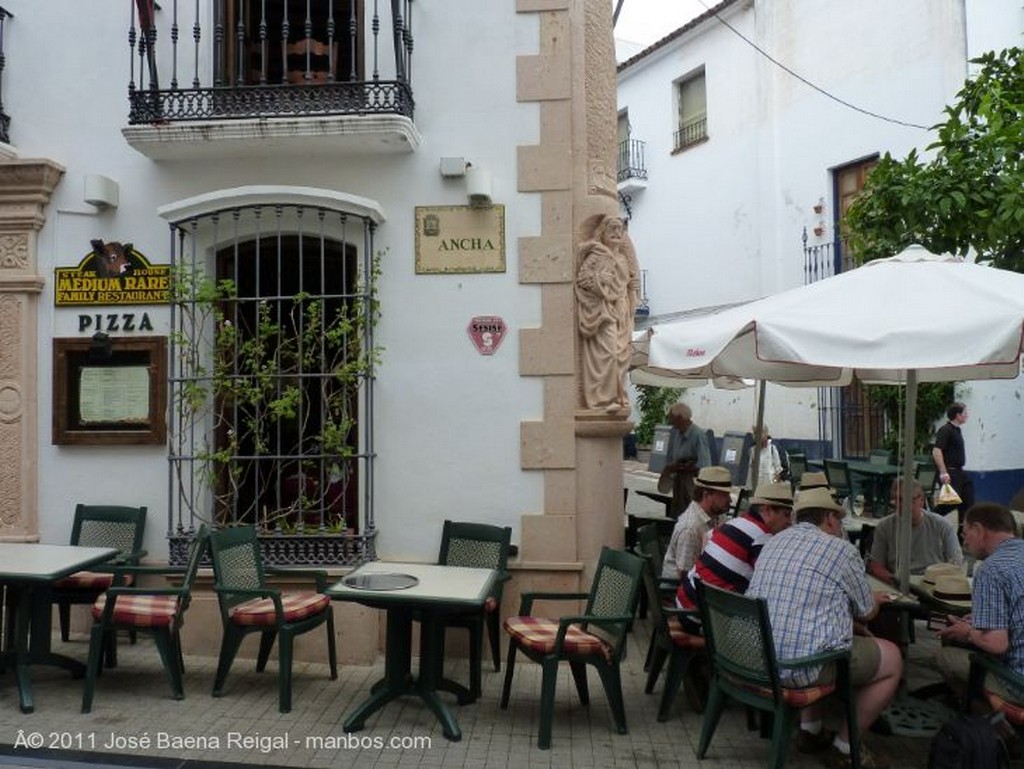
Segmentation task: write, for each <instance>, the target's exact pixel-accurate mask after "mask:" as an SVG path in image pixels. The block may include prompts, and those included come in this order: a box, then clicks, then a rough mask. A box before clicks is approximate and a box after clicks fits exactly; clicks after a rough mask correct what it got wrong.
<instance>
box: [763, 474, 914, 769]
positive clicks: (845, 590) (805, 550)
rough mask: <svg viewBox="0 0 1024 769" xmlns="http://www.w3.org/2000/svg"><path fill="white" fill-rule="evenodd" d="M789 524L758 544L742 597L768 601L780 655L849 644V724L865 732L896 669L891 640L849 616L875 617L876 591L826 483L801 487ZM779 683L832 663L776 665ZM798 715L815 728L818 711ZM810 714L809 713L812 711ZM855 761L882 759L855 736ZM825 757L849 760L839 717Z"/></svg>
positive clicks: (825, 679)
mask: <svg viewBox="0 0 1024 769" xmlns="http://www.w3.org/2000/svg"><path fill="white" fill-rule="evenodd" d="M793 512H794V514H795V516H796V524H795V525H793V526H791V527H790V528H788V529H786V530H785V531H782V532H779V533H778V534H776V535H775V536H774V537H772V538H771V539H770V540H769V541H768V542H767V543H766V544H765V546H764V549H762V550H761V555H760V557H759V558H758V559H757V564H756V565H755V566H754V575H753V577H752V578H751V580H750V586H749V587H748V588H747V595H753V596H758V597H761V598H764V599H766V600H767V602H768V616H769V617H770V619H771V623H772V636H773V637H774V640H775V651H776V654H777V655H778V657H779V659H780V660H787V659H794V658H796V657H805V656H809V655H812V654H818V653H820V652H824V651H831V650H835V649H850V650H851V657H850V678H851V681H852V683H853V686H854V689H855V697H856V701H857V724H858V726H859V728H860V729H861V730H862V732H866V731H867V730H868V729H869V728H870V726H871V724H872V723H874V721H875V719H876V718H877V717H878V715H879V714H880V713H881V712H882V711H883V710H885V708H886V707H887V706H888V705H889V703H890V702H891V701H892V698H893V696H894V695H895V694H896V688H897V686H898V685H899V682H900V676H901V675H902V673H903V659H902V657H901V656H900V650H899V647H898V646H896V644H894V643H892V642H890V641H886V640H884V639H881V638H874V637H867V636H855V635H854V632H853V629H854V619H855V618H856V619H857V620H859V621H866V620H869V619H871V618H872V617H874V616H875V614H876V613H877V611H878V604H879V603H882V602H884V601H886V600H887V598H886V596H885V594H884V593H881V592H880V593H877V594H873V593H872V592H871V588H870V586H869V585H868V581H867V576H866V575H865V573H864V562H863V561H862V560H861V557H860V553H859V552H858V551H857V548H856V547H855V546H854V545H853V544H851V543H850V541H849V540H848V539H847V538H846V537H845V536H843V516H844V515H845V512H846V511H845V510H844V509H843V508H842V507H840V506H839V505H837V504H836V503H835V501H834V500H833V499H832V495H831V494H830V493H829V491H828V489H822V488H818V489H807V490H804V491H801V492H800V493H799V495H798V496H797V499H796V504H795V505H794V507H793ZM782 678H783V683H784V684H785V685H786V686H791V687H806V686H814V685H817V684H825V683H831V682H832V681H833V680H834V679H835V669H834V668H833V666H831V665H829V666H826V667H824V668H801V669H797V670H792V669H791V670H783V671H782ZM809 715H810V714H807V713H805V714H804V719H803V720H802V722H801V724H800V728H801V729H805V730H807V731H810V732H811V733H812V734H813V733H816V732H820V731H821V730H822V728H823V727H822V723H821V720H820V716H818V717H817V718H815V717H813V716H812V717H808V716H809ZM815 715H817V714H815ZM860 761H861V766H862V767H864V769H882V767H885V766H886V765H885V764H883V763H882V762H881V761H880V760H879V759H878V758H877V757H876V756H874V755H873V754H872V752H871V751H870V750H869V749H868V748H867V747H866V746H865V745H864V742H863V740H862V741H861V750H860ZM825 762H826V764H827V765H828V766H831V767H848V766H851V759H850V743H849V732H848V731H847V726H846V724H845V723H844V724H843V726H842V728H841V729H840V730H839V733H838V734H836V736H835V738H834V740H833V742H832V745H831V747H830V748H829V749H828V753H827V754H826V755H825Z"/></svg>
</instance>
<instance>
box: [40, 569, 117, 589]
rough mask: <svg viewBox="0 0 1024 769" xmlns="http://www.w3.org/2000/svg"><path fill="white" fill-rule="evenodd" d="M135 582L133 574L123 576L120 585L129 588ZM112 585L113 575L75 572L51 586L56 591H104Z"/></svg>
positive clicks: (97, 572)
mask: <svg viewBox="0 0 1024 769" xmlns="http://www.w3.org/2000/svg"><path fill="white" fill-rule="evenodd" d="M134 582H135V575H134V574H125V575H124V580H123V581H122V583H121V584H122V585H125V586H131V585H132V584H133V583H134ZM113 584H114V575H113V574H111V573H109V572H108V573H104V572H102V571H76V572H75V573H74V574H72V575H70V576H68V577H64V578H62V579H58V580H57V581H56V582H54V583H53V586H54V587H55V588H57V589H58V590H68V589H71V590H106V589H107V588H108V587H110V586H111V585H113Z"/></svg>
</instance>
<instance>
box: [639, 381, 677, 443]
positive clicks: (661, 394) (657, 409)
mask: <svg viewBox="0 0 1024 769" xmlns="http://www.w3.org/2000/svg"><path fill="white" fill-rule="evenodd" d="M636 390H637V396H636V405H637V408H638V409H639V410H640V421H639V422H637V425H636V429H635V430H634V431H633V432H634V433H635V434H636V442H637V443H638V444H640V445H641V446H647V445H650V443H651V441H652V440H654V428H655V427H656V426H657V425H660V424H664V423H665V414H666V413H667V412H668V408H669V406H671V405H672V404H673V403H675V402H676V401H677V400H679V396H680V395H682V392H683V391H682V390H681V389H678V388H675V387H652V386H650V385H637V388H636Z"/></svg>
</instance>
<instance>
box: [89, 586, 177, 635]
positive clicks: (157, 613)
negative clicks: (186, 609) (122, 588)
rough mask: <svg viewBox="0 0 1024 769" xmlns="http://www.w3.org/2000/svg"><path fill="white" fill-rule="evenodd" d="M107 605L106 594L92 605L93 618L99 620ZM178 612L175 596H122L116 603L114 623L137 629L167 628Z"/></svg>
mask: <svg viewBox="0 0 1024 769" xmlns="http://www.w3.org/2000/svg"><path fill="white" fill-rule="evenodd" d="M106 604H107V594H106V593H104V594H103V595H101V596H100V597H99V598H97V599H96V603H94V604H93V605H92V616H93V617H94V618H95V619H99V618H100V617H101V616H103V608H104V607H105V606H106ZM177 610H178V598H177V596H173V595H121V596H118V597H117V601H116V602H115V603H114V615H113V618H114V622H115V623H117V624H118V625H134V626H135V627H166V626H167V625H169V624H171V620H173V619H174V614H175V612H176V611H177Z"/></svg>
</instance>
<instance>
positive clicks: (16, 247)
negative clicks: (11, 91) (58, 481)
mask: <svg viewBox="0 0 1024 769" xmlns="http://www.w3.org/2000/svg"><path fill="white" fill-rule="evenodd" d="M63 173H64V169H63V168H62V167H61V166H59V165H57V164H56V163H54V162H53V161H50V160H17V159H15V160H0V339H2V340H3V343H2V344H0V458H2V461H0V488H2V489H3V490H4V491H3V494H2V495H0V541H6V542H34V541H37V540H38V539H39V525H38V517H37V509H36V507H37V504H38V480H37V469H38V464H39V463H38V453H39V445H38V440H37V438H38V434H39V430H38V423H39V417H38V408H39V404H38V392H39V387H38V383H37V381H36V371H37V369H38V364H39V341H38V321H37V317H38V316H37V312H36V310H37V306H38V302H39V295H40V293H41V292H42V290H43V286H44V285H45V281H44V279H43V276H42V275H40V274H39V271H38V264H39V262H38V259H37V256H36V236H37V234H38V232H39V229H40V228H41V227H42V226H43V222H44V221H45V219H46V217H45V209H46V206H47V204H48V203H49V201H50V195H51V193H52V192H53V189H54V187H56V186H57V182H59V181H60V178H61V176H62V175H63ZM47 349H49V346H48V345H47Z"/></svg>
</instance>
